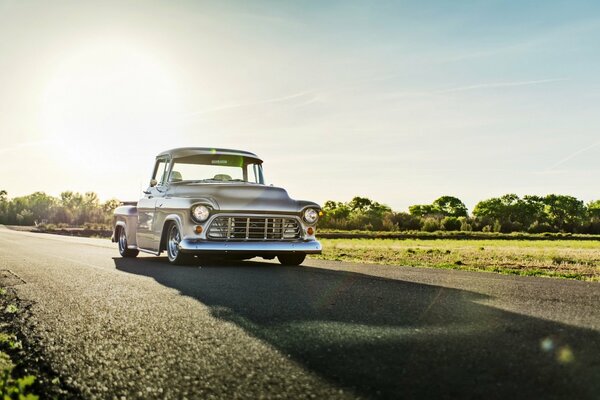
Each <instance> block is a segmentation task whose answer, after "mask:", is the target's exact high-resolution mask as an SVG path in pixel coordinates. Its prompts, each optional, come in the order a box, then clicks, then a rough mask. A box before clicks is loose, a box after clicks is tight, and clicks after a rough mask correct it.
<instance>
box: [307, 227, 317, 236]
mask: <svg viewBox="0 0 600 400" xmlns="http://www.w3.org/2000/svg"><path fill="white" fill-rule="evenodd" d="M306 233H308V234H309V235H311V236H312V234H313V233H315V230H314V229H313V228H312V226H309V227H308V229H307V230H306Z"/></svg>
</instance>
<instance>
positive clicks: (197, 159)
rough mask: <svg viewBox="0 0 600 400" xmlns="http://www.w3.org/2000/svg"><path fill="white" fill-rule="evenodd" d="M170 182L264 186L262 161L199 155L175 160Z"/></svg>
mask: <svg viewBox="0 0 600 400" xmlns="http://www.w3.org/2000/svg"><path fill="white" fill-rule="evenodd" d="M169 181H170V182H189V181H193V182H225V183H227V182H248V183H259V184H264V178H263V173H262V161H260V160H257V159H255V158H251V157H243V156H232V155H219V154H214V155H212V154H211V155H197V156H189V157H183V158H176V159H174V160H173V168H172V169H171V174H170V176H169Z"/></svg>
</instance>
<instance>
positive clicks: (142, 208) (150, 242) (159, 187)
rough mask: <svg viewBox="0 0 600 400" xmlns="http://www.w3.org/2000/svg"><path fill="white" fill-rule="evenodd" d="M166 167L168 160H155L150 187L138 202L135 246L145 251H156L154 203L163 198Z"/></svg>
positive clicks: (157, 244) (157, 242)
mask: <svg viewBox="0 0 600 400" xmlns="http://www.w3.org/2000/svg"><path fill="white" fill-rule="evenodd" d="M168 166H169V160H168V158H166V157H164V158H158V159H157V160H156V164H155V165H154V171H153V172H152V179H151V181H150V186H149V187H148V189H146V190H145V191H144V197H142V198H141V199H140V201H138V206H137V210H138V226H137V244H138V247H140V248H142V249H145V250H151V251H158V246H159V242H160V237H159V240H156V235H155V232H154V229H155V228H156V224H155V220H156V201H157V199H160V198H162V197H163V196H164V194H163V192H164V190H165V184H166V181H167V173H168Z"/></svg>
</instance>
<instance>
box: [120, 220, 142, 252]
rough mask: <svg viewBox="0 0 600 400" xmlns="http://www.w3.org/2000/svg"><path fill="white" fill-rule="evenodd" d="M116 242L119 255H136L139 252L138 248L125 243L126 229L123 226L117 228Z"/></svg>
mask: <svg viewBox="0 0 600 400" xmlns="http://www.w3.org/2000/svg"><path fill="white" fill-rule="evenodd" d="M118 229H119V230H118V236H117V239H118V240H117V242H118V243H119V254H121V257H137V255H138V254H139V253H140V251H139V250H138V249H130V248H129V245H128V244H127V231H126V230H125V228H124V227H119V228H118Z"/></svg>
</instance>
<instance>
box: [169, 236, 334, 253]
mask: <svg viewBox="0 0 600 400" xmlns="http://www.w3.org/2000/svg"><path fill="white" fill-rule="evenodd" d="M179 250H181V251H182V252H184V253H214V254H256V255H262V254H265V255H268V254H272V255H278V254H286V253H302V254H321V250H322V248H321V243H320V242H318V241H317V240H309V241H294V242H269V241H256V242H254V241H247V242H243V241H240V242H235V241H228V242H218V241H212V240H194V239H183V240H182V241H181V242H180V243H179Z"/></svg>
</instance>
